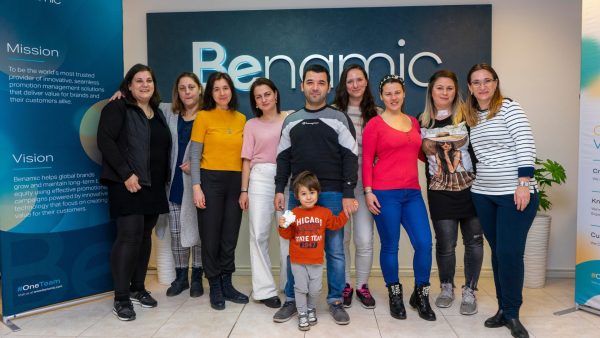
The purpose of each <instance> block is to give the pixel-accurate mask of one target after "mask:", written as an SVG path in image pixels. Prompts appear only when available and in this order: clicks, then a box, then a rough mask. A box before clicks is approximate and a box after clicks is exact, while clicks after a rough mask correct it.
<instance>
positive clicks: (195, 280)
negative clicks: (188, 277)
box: [190, 267, 204, 298]
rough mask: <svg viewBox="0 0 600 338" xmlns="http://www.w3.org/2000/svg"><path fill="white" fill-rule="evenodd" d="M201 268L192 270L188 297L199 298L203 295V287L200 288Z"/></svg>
mask: <svg viewBox="0 0 600 338" xmlns="http://www.w3.org/2000/svg"><path fill="white" fill-rule="evenodd" d="M203 271H204V270H202V268H201V267H200V268H192V282H191V286H190V296H191V297H194V298H195V297H200V296H202V295H203V294H204V287H203V286H202V272H203Z"/></svg>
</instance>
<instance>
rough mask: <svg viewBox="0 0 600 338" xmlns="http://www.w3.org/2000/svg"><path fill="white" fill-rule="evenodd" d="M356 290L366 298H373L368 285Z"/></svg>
mask: <svg viewBox="0 0 600 338" xmlns="http://www.w3.org/2000/svg"><path fill="white" fill-rule="evenodd" d="M356 292H360V294H361V295H362V296H363V297H365V298H371V291H369V288H367V287H364V286H363V287H362V288H360V289H358V290H356ZM398 293H400V288H399V287H398Z"/></svg>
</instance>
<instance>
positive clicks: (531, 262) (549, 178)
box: [524, 158, 567, 288]
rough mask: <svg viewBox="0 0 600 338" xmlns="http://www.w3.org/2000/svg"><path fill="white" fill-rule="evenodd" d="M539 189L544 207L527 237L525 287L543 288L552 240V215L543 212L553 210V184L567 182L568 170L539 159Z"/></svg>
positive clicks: (537, 165) (537, 163) (541, 206)
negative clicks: (548, 190) (551, 195)
mask: <svg viewBox="0 0 600 338" xmlns="http://www.w3.org/2000/svg"><path fill="white" fill-rule="evenodd" d="M533 177H534V178H535V180H536V182H537V186H538V196H539V200H540V204H539V206H538V214H537V215H536V216H535V219H534V220H533V224H532V225H531V228H530V229H529V233H528V234H527V243H526V245H525V255H524V261H525V282H524V284H525V287H527V288H542V287H544V285H545V284H546V264H547V260H548V239H549V238H550V224H551V222H552V218H551V217H550V215H548V214H545V213H540V212H545V211H548V210H550V209H551V208H552V202H551V201H550V199H549V198H548V192H547V191H546V190H547V189H548V188H549V187H552V185H554V184H556V185H560V184H563V183H565V181H566V179H567V174H566V172H565V168H564V167H563V166H562V165H561V164H560V163H558V162H556V161H553V160H549V159H546V160H540V159H539V158H536V160H535V173H534V175H533Z"/></svg>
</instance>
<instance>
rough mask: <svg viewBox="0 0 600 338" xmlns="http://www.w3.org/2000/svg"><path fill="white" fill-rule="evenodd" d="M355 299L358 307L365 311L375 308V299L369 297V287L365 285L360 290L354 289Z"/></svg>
mask: <svg viewBox="0 0 600 338" xmlns="http://www.w3.org/2000/svg"><path fill="white" fill-rule="evenodd" d="M356 297H358V300H360V305H362V307H364V308H365V309H374V308H375V299H374V298H373V296H372V295H371V291H369V286H368V285H367V284H363V285H362V287H361V288H360V289H356Z"/></svg>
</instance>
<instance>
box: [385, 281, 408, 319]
mask: <svg viewBox="0 0 600 338" xmlns="http://www.w3.org/2000/svg"><path fill="white" fill-rule="evenodd" d="M388 295H389V297H390V314H391V315H392V317H394V318H396V319H406V309H405V308H404V300H403V299H402V284H400V283H394V284H391V285H390V286H388Z"/></svg>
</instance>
